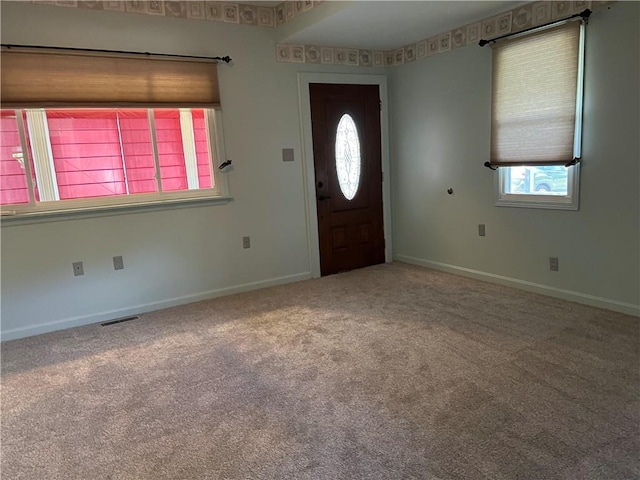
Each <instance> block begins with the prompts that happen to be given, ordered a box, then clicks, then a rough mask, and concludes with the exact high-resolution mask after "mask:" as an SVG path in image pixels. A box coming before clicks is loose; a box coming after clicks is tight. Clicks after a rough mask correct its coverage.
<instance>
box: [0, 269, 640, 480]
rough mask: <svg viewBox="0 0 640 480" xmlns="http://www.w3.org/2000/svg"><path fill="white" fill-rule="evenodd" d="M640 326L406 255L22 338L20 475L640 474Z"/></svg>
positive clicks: (13, 409)
mask: <svg viewBox="0 0 640 480" xmlns="http://www.w3.org/2000/svg"><path fill="white" fill-rule="evenodd" d="M639 332H640V319H638V318H634V317H630V316H625V315H622V314H617V313H612V312H608V311H605V310H600V309H595V308H590V307H586V306H582V305H578V304H574V303H569V302H564V301H561V300H557V299H553V298H548V297H543V296H539V295H535V294H531V293H526V292H522V291H519V290H514V289H510V288H506V287H500V286H496V285H492V284H488V283H483V282H477V281H474V280H470V279H466V278H462V277H458V276H454V275H449V274H445V273H441V272H436V271H431V270H426V269H423V268H419V267H413V266H409V265H405V264H401V263H394V264H388V265H380V266H376V267H371V268H367V269H363V270H358V271H353V272H349V273H344V274H340V275H335V276H332V277H326V278H323V279H320V280H309V281H305V282H301V283H297V284H292V285H286V286H281V287H274V288H268V289H264V290H260V291H256V292H251V293H246V294H240V295H234V296H229V297H225V298H219V299H215V300H211V301H206V302H200V303H195V304H192V305H187V306H183V307H177V308H172V309H168V310H163V311H159V312H154V313H149V314H145V315H142V316H141V318H140V319H139V320H136V321H133V322H128V323H121V324H117V325H112V326H109V327H100V326H97V325H96V326H87V327H81V328H75V329H71V330H66V331H61V332H56V333H53V334H47V335H42V336H38V337H32V338H28V339H23V340H17V341H12V342H7V343H5V344H3V345H2V430H1V433H2V464H1V467H2V478H3V479H47V480H51V479H69V480H70V479H201V478H202V479H204V478H208V479H296V480H298V479H331V480H333V479H416V478H419V479H474V480H475V479H484V478H486V479H492V480H497V479H633V478H638V477H640V459H639V452H640V442H639V421H640V401H639V395H638V392H639V391H638V386H639V379H640V378H639V377H640V371H639V367H640V353H639V345H640V342H639V340H640V339H639Z"/></svg>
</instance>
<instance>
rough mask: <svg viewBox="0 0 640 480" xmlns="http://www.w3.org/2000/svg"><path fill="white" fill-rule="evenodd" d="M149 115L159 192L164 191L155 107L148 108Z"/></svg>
mask: <svg viewBox="0 0 640 480" xmlns="http://www.w3.org/2000/svg"><path fill="white" fill-rule="evenodd" d="M147 115H148V117H149V131H150V133H151V149H152V151H153V162H154V164H155V166H156V172H155V177H156V184H157V186H158V193H162V175H161V174H160V157H159V155H158V145H157V143H156V119H155V116H154V115H153V109H149V110H147Z"/></svg>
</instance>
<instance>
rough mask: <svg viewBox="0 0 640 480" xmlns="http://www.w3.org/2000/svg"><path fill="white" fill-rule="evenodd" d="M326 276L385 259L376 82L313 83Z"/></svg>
mask: <svg viewBox="0 0 640 480" xmlns="http://www.w3.org/2000/svg"><path fill="white" fill-rule="evenodd" d="M309 89H310V98H311V123H312V129H313V157H314V168H315V181H316V205H317V210H318V234H319V237H320V238H319V243H320V270H321V273H322V275H330V274H332V273H337V272H342V271H346V270H352V269H354V268H361V267H366V266H369V265H375V264H378V263H383V262H384V227H383V211H382V158H381V145H380V95H379V91H378V86H377V85H337V84H311V85H309Z"/></svg>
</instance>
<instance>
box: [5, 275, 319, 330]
mask: <svg viewBox="0 0 640 480" xmlns="http://www.w3.org/2000/svg"><path fill="white" fill-rule="evenodd" d="M310 278H311V273H309V272H307V273H297V274H294V275H286V276H284V277H277V278H270V279H267V280H261V281H258V282H251V283H245V284H242V285H234V286H231V287H225V288H219V289H216V290H209V291H207V292H200V293H194V294H191V295H184V296H181V297H175V298H170V299H167V300H161V301H158V302H151V303H145V304H141V305H134V306H131V307H127V308H119V309H115V310H108V311H105V312H100V313H96V314H93V315H85V316H80V317H71V318H65V319H63V320H56V321H53V322H47V323H39V324H36V325H29V326H26V327H21V328H14V329H12V330H7V331H5V332H2V333H0V339H1V341H3V342H5V341H7V340H15V339H18V338H24V337H30V336H32V335H40V334H41V333H48V332H53V331H56V330H64V329H66V328H71V327H79V326H81V325H89V324H92V323H98V322H105V321H109V320H113V319H114V318H122V317H127V316H130V315H136V314H139V313H146V312H151V311H154V310H161V309H163V308H169V307H175V306H178V305H185V304H187V303H194V302H200V301H202V300H209V299H211V298H216V297H222V296H224V295H232V294H234V293H241V292H248V291H251V290H257V289H260V288H266V287H273V286H276V285H284V284H286V283H293V282H299V281H302V280H308V279H310Z"/></svg>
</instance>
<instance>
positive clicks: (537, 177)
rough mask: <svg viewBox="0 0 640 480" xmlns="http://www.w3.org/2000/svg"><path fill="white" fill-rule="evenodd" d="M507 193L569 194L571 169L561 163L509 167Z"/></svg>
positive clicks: (507, 170) (505, 184)
mask: <svg viewBox="0 0 640 480" xmlns="http://www.w3.org/2000/svg"><path fill="white" fill-rule="evenodd" d="M504 175H505V182H504V189H505V193H510V194H526V195H565V196H566V195H568V183H569V169H568V168H567V167H563V166H560V165H549V166H539V167H507V168H505V169H504Z"/></svg>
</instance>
